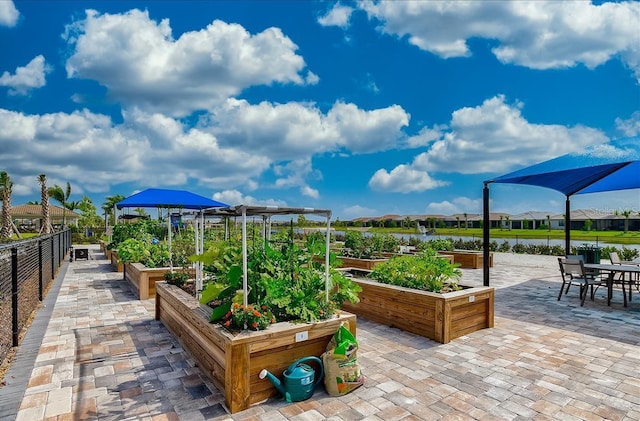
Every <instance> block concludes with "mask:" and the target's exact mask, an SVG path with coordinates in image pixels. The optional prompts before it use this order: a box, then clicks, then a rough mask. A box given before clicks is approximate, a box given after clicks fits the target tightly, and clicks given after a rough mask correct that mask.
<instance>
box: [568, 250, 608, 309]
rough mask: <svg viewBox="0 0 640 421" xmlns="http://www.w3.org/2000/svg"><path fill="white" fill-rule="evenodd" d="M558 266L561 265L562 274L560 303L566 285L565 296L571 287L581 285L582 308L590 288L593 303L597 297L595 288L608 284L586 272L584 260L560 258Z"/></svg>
mask: <svg viewBox="0 0 640 421" xmlns="http://www.w3.org/2000/svg"><path fill="white" fill-rule="evenodd" d="M558 264H559V265H560V274H561V275H562V286H561V287H560V293H559V294H558V301H560V298H561V297H562V291H563V290H564V287H565V285H566V286H567V290H566V291H565V294H566V293H567V292H569V287H570V286H571V285H579V286H580V299H581V301H580V306H584V301H585V299H586V298H587V292H588V289H589V287H591V301H593V300H594V297H595V289H594V286H595V287H596V289H597V287H599V286H600V285H603V284H606V281H605V280H603V279H601V278H599V277H598V276H594V275H593V274H590V273H587V272H586V271H585V268H584V263H583V262H582V259H564V258H562V257H558Z"/></svg>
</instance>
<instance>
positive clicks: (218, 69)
mask: <svg viewBox="0 0 640 421" xmlns="http://www.w3.org/2000/svg"><path fill="white" fill-rule="evenodd" d="M65 37H66V39H67V41H68V42H69V43H70V45H71V46H72V47H73V52H72V55H71V56H70V57H69V59H68V60H67V64H66V68H67V74H68V76H69V77H76V78H86V79H94V80H96V81H98V82H99V83H100V84H102V85H104V86H106V87H107V89H108V90H109V94H110V95H111V96H112V97H114V98H115V99H117V100H118V101H121V102H122V103H123V104H125V105H130V104H136V106H138V107H142V108H145V109H146V110H149V111H161V112H164V113H165V114H167V115H178V116H180V115H188V114H190V113H191V112H193V111H195V110H202V109H209V108H211V107H213V106H214V105H216V104H219V103H221V102H223V101H224V100H226V99H227V98H228V97H231V96H234V95H237V94H238V93H240V92H242V90H243V89H245V88H248V87H250V86H255V85H269V84H273V83H283V84H286V83H293V84H299V85H302V84H304V83H317V81H318V77H317V75H315V74H313V73H311V72H308V74H307V75H302V74H301V73H302V72H303V70H304V68H305V63H304V59H303V58H302V57H301V56H299V55H297V54H296V53H295V51H296V50H297V48H298V47H297V46H296V45H295V44H294V43H293V41H291V39H289V38H288V37H286V36H285V35H284V34H283V33H282V31H281V30H280V29H278V28H268V29H266V30H264V31H262V32H260V33H258V34H255V35H252V34H250V33H249V32H247V30H245V29H244V28H243V27H242V26H241V25H238V24H229V23H225V22H222V21H220V20H215V21H213V22H212V23H211V24H209V25H208V26H207V27H206V28H204V29H201V30H199V31H193V32H185V33H184V34H182V35H180V36H179V38H178V39H174V38H173V35H172V30H171V26H170V24H169V20H168V19H163V20H162V21H161V22H159V23H158V22H155V21H153V20H151V19H150V18H149V14H148V12H146V11H144V12H143V11H140V10H131V11H129V12H127V13H123V14H99V13H98V12H96V11H93V10H89V11H87V13H86V18H85V19H84V20H81V21H78V22H75V23H74V24H72V25H68V26H67V28H66V33H65Z"/></svg>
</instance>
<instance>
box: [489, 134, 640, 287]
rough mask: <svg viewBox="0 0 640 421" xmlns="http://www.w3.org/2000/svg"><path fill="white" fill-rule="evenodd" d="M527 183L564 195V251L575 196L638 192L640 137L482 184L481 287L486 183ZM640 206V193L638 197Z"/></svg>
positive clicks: (552, 161) (537, 165) (587, 150)
mask: <svg viewBox="0 0 640 421" xmlns="http://www.w3.org/2000/svg"><path fill="white" fill-rule="evenodd" d="M491 183H510V184H528V185H532V186H539V187H546V188H550V189H553V190H557V191H559V192H561V193H563V194H564V195H565V196H566V203H565V208H566V210H565V252H566V254H570V248H571V244H570V242H571V238H570V229H571V226H570V225H571V217H570V212H571V202H570V197H571V196H573V195H576V194H586V193H597V192H605V191H616V190H627V189H640V136H635V137H630V138H624V139H617V140H614V141H611V142H609V143H606V144H601V145H595V146H590V147H588V148H586V149H584V150H583V151H581V152H577V153H570V154H566V155H563V156H560V157H558V158H554V159H551V160H548V161H544V162H541V163H539V164H536V165H533V166H530V167H527V168H523V169H521V170H518V171H515V172H512V173H509V174H505V175H503V176H500V177H496V178H493V179H491V180H487V181H485V182H484V194H483V214H484V230H483V231H484V232H483V233H484V284H485V285H487V286H488V285H489V238H490V236H489V228H490V227H489V224H490V221H489V184H491ZM637 196H638V204H639V205H640V192H638V194H637Z"/></svg>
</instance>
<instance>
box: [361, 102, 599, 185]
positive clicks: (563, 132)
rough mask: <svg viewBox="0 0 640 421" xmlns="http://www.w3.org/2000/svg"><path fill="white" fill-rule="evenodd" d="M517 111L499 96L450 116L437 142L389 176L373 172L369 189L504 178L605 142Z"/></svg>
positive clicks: (581, 130) (595, 135)
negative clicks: (439, 176)
mask: <svg viewBox="0 0 640 421" xmlns="http://www.w3.org/2000/svg"><path fill="white" fill-rule="evenodd" d="M521 108H522V104H520V103H518V104H514V105H510V104H507V103H506V102H505V98H504V96H501V95H499V96H496V97H493V98H490V99H487V100H486V101H484V102H483V103H482V105H480V106H477V107H465V108H462V109H459V110H457V111H455V112H453V115H452V119H451V122H450V123H449V127H450V131H448V132H447V133H445V134H444V135H443V136H442V138H441V139H439V140H437V141H435V142H433V143H432V144H431V145H430V147H429V149H428V150H427V151H426V152H423V153H421V154H419V155H417V156H416V157H415V158H414V159H413V162H412V163H411V164H402V165H398V166H397V167H396V168H394V169H393V170H391V171H390V172H389V171H387V170H385V169H380V170H378V171H377V172H376V173H375V174H374V175H373V177H371V179H370V181H369V185H370V186H371V187H372V188H376V189H379V190H389V191H398V192H413V191H424V190H427V189H432V188H435V187H439V186H442V185H444V183H443V182H442V181H438V180H435V179H433V178H432V176H430V174H433V173H453V172H455V173H460V174H480V173H496V172H506V171H507V170H510V169H513V168H515V167H517V166H525V165H530V164H534V163H535V162H538V161H543V160H546V159H550V158H553V157H555V156H559V155H563V154H566V153H569V152H574V151H578V150H581V149H583V148H584V147H586V146H589V145H595V144H599V143H604V142H606V141H607V140H608V138H607V137H606V136H605V135H604V134H603V133H602V132H600V131H598V130H595V129H592V128H588V127H584V126H576V127H566V126H560V125H552V124H551V125H544V124H532V123H529V122H528V121H527V120H526V119H525V118H524V117H523V116H522V113H521ZM532 157H535V158H532ZM532 159H535V162H532Z"/></svg>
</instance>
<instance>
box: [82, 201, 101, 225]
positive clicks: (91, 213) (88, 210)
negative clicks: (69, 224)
mask: <svg viewBox="0 0 640 421" xmlns="http://www.w3.org/2000/svg"><path fill="white" fill-rule="evenodd" d="M77 208H78V209H79V210H80V211H81V212H82V216H80V220H79V221H78V222H79V225H80V226H81V227H90V228H95V227H98V226H99V225H100V224H101V222H102V218H100V216H98V214H97V212H96V207H95V205H94V204H93V201H92V200H91V199H90V198H89V197H88V196H84V197H83V198H82V200H81V201H80V202H78V207H77Z"/></svg>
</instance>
